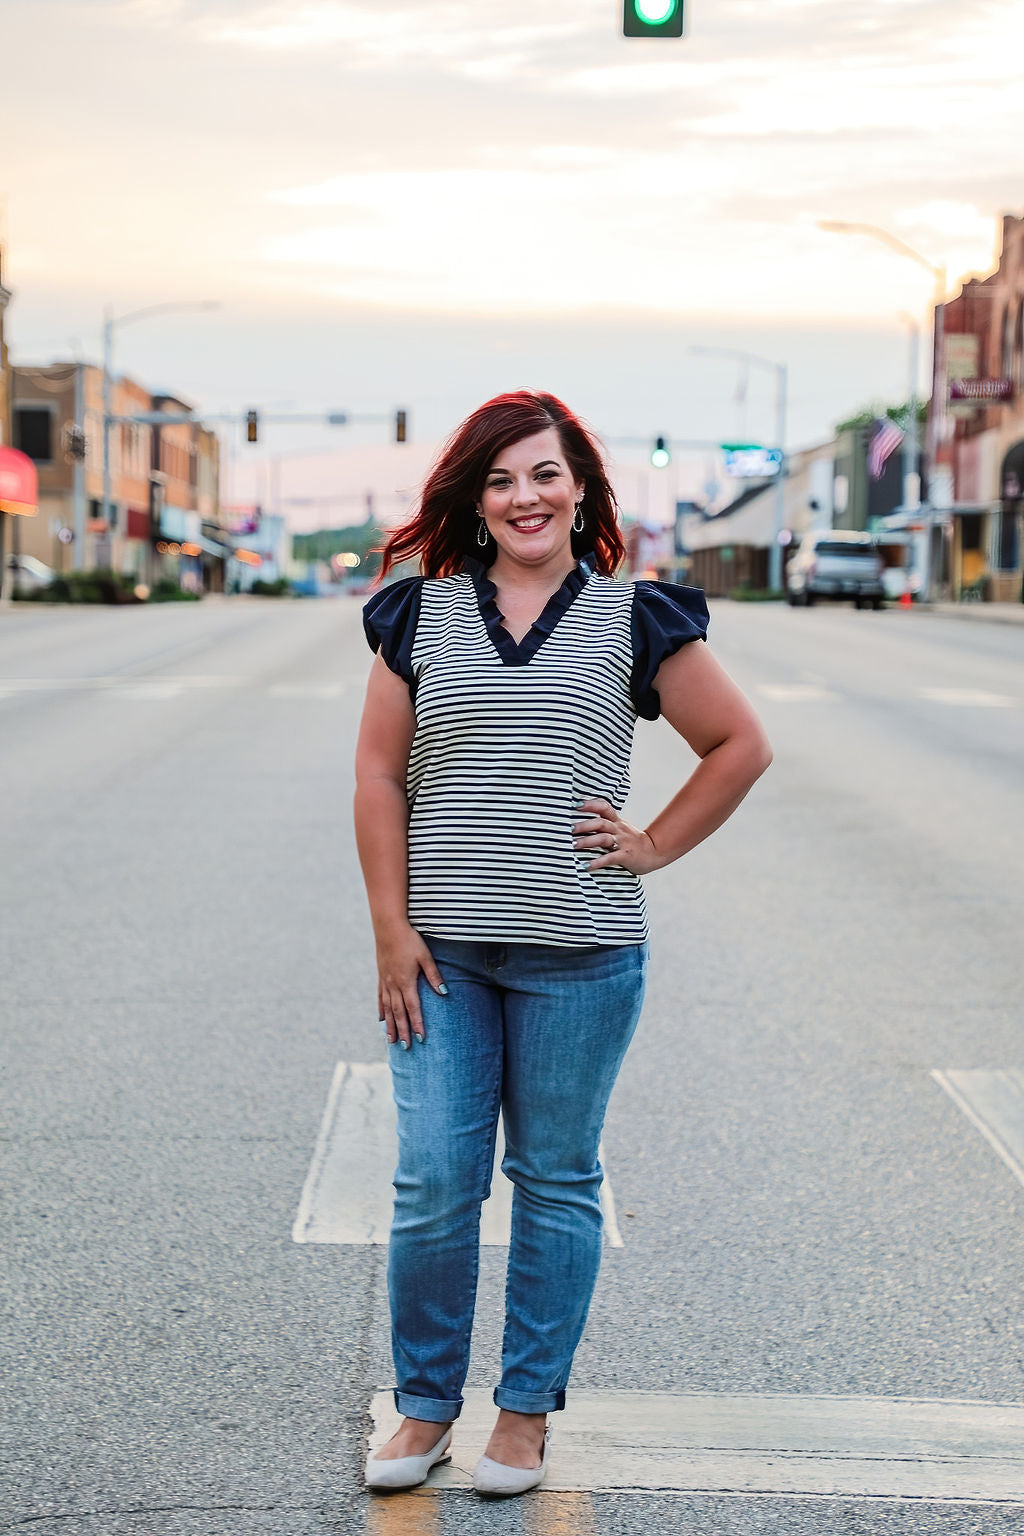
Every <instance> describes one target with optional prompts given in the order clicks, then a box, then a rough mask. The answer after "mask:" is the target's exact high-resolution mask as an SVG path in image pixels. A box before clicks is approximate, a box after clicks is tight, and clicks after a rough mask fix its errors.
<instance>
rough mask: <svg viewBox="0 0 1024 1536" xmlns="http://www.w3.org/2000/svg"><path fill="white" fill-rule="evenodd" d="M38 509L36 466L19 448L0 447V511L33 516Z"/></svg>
mask: <svg viewBox="0 0 1024 1536" xmlns="http://www.w3.org/2000/svg"><path fill="white" fill-rule="evenodd" d="M38 510H39V477H38V475H37V474H36V466H35V465H34V464H33V462H32V460H31V459H30V458H29V456H28V454H27V453H22V452H21V450H20V449H19V448H4V447H0V512H11V513H13V514H15V515H16V516H20V517H34V516H35V514H36V512H38Z"/></svg>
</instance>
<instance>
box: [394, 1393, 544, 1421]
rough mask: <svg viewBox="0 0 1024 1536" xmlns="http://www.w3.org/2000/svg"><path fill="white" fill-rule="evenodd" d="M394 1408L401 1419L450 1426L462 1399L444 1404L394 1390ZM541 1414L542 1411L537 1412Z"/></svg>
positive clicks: (460, 1410)
mask: <svg viewBox="0 0 1024 1536" xmlns="http://www.w3.org/2000/svg"><path fill="white" fill-rule="evenodd" d="M395 1407H396V1408H397V1409H398V1411H399V1413H400V1414H401V1415H402V1417H403V1418H406V1419H426V1420H427V1421H428V1422H429V1423H431V1424H451V1423H453V1422H454V1420H455V1419H457V1418H458V1416H459V1414H460V1413H461V1412H462V1398H461V1397H460V1398H458V1399H457V1400H456V1401H455V1402H454V1403H446V1402H444V1401H443V1400H442V1399H441V1398H436V1397H411V1396H410V1395H409V1393H408V1392H399V1390H398V1388H397V1387H396V1388H395ZM537 1411H538V1413H540V1412H543V1410H542V1409H538V1410H537Z"/></svg>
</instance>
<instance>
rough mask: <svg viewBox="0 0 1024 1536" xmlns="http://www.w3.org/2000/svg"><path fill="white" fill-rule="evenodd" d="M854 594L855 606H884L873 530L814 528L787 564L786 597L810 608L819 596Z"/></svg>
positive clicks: (792, 604) (880, 565)
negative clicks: (872, 535)
mask: <svg viewBox="0 0 1024 1536" xmlns="http://www.w3.org/2000/svg"><path fill="white" fill-rule="evenodd" d="M826 597H828V598H852V599H853V604H854V607H855V608H867V607H869V606H870V607H872V608H881V606H882V600H883V598H884V597H885V586H884V585H883V582H882V560H881V557H880V556H879V553H878V550H877V549H876V548H875V546H874V543H873V542H872V539H871V535H870V534H869V533H854V532H852V531H851V530H849V529H846V528H812V529H811V530H810V532H809V533H805V534H804V536H803V539H802V540H801V542H800V548H799V549H798V550H797V552H796V554H795V555H794V556H793V558H792V559H791V560H790V562H789V565H788V566H787V567H786V601H787V602H788V603H789V605H790V607H792V608H797V607H800V608H809V607H810V606H811V604H812V603H816V602H817V601H818V599H819V598H826Z"/></svg>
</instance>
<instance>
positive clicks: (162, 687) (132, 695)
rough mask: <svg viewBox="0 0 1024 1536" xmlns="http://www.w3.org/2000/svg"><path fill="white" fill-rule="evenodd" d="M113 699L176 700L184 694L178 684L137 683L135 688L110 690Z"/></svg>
mask: <svg viewBox="0 0 1024 1536" xmlns="http://www.w3.org/2000/svg"><path fill="white" fill-rule="evenodd" d="M107 692H108V693H109V694H110V697H111V698H112V699H176V698H177V697H178V695H179V694H180V693H181V692H182V689H181V688H180V687H179V686H178V684H177V683H137V684H136V685H135V686H134V687H123V688H109V689H108V690H107Z"/></svg>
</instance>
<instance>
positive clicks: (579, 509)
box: [572, 501, 584, 533]
mask: <svg viewBox="0 0 1024 1536" xmlns="http://www.w3.org/2000/svg"><path fill="white" fill-rule="evenodd" d="M572 526H573V532H574V533H582V532H583V528H584V523H583V503H582V501H579V502H577V503H576V506H575V509H574V510H573V514H572Z"/></svg>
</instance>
